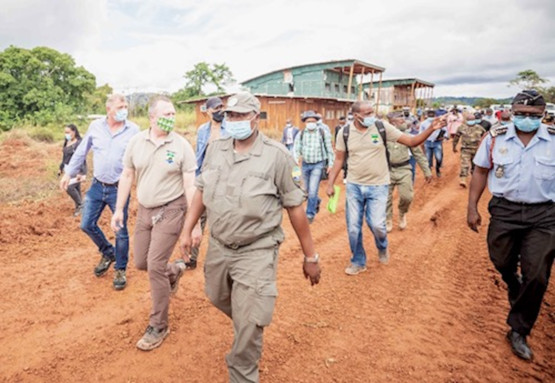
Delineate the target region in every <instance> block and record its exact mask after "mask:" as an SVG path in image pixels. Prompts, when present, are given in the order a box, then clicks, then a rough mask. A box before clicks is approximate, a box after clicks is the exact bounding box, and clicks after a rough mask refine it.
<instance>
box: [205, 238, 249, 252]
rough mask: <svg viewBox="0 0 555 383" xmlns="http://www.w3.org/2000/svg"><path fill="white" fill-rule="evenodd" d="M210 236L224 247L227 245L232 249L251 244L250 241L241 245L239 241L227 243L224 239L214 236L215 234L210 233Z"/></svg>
mask: <svg viewBox="0 0 555 383" xmlns="http://www.w3.org/2000/svg"><path fill="white" fill-rule="evenodd" d="M210 236H211V237H212V238H214V239H215V240H216V241H217V242H218V243H219V244H220V245H222V246H223V247H226V248H228V249H231V250H237V249H240V248H241V247H245V246H248V245H250V243H247V244H244V245H239V244H237V243H231V244H226V243H223V242H222V241H220V240H219V239H218V238H216V237H214V236H213V235H210Z"/></svg>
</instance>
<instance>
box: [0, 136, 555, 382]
mask: <svg viewBox="0 0 555 383" xmlns="http://www.w3.org/2000/svg"><path fill="white" fill-rule="evenodd" d="M57 149H58V148H53V149H51V150H50V149H49V150H46V154H47V155H54V154H53V153H55V152H56V150H57ZM10 150H11V149H10V148H8V147H6V146H5V145H4V146H0V158H6V157H5V156H6V155H8V154H9V153H8V152H9V151H10ZM21 150H22V151H25V150H26V149H25V148H23V149H21ZM21 150H20V151H19V153H21ZM27 150H29V149H27ZM22 158H23V159H25V158H27V159H28V156H22ZM23 159H22V160H21V161H23ZM457 159H458V158H457V157H455V156H454V155H453V154H450V153H446V161H445V162H446V163H445V168H444V177H443V178H441V179H439V180H434V182H433V184H431V185H424V184H423V180H422V179H421V178H418V179H417V183H416V198H415V201H414V204H413V206H412V209H411V212H410V213H409V216H408V225H409V226H408V228H407V230H405V231H403V232H401V231H399V230H398V229H397V228H395V229H394V231H393V232H392V233H391V234H390V236H389V239H390V246H391V247H390V250H391V261H390V263H389V264H388V265H381V264H379V263H378V261H377V254H376V250H375V247H374V245H373V240H372V238H371V235H370V233H369V231H368V230H367V229H366V230H365V240H364V241H365V247H366V249H367V253H368V256H369V265H368V272H366V273H363V274H360V275H358V276H355V277H349V276H347V275H345V274H344V272H343V270H344V268H345V266H346V265H347V263H348V260H349V250H348V241H347V237H346V231H345V220H344V209H343V202H344V199H343V197H344V195H342V201H341V203H340V206H341V208H340V209H339V211H338V213H337V214H335V215H331V214H329V213H327V212H321V213H320V214H319V215H318V216H317V218H316V220H315V222H314V224H313V225H312V226H311V229H312V233H313V236H314V237H315V240H316V243H317V248H318V250H319V252H320V255H321V257H322V266H323V276H322V282H321V284H320V285H319V286H317V287H315V288H311V287H310V286H309V283H308V281H306V280H304V279H303V277H302V273H301V253H300V246H299V244H298V242H297V240H296V239H295V238H294V236H293V235H292V229H291V226H290V224H289V222H284V226H285V229H286V232H287V240H286V242H285V243H284V244H283V246H282V248H281V252H280V264H279V275H278V287H279V294H280V295H279V298H278V303H277V307H276V311H275V316H274V320H273V323H272V324H271V326H270V327H269V328H268V329H267V330H266V332H265V344H264V353H263V358H262V361H261V381H262V382H276V383H277V382H528V381H530V382H554V381H555V309H554V307H555V288H554V284H553V281H552V282H551V285H550V287H549V290H548V292H547V294H546V299H545V301H544V304H543V307H542V311H541V315H540V318H539V320H538V322H537V324H536V326H535V329H534V331H533V333H532V336H531V337H530V339H529V340H530V345H531V346H532V348H533V349H534V351H535V356H536V358H535V361H534V362H533V363H525V362H523V361H520V360H518V359H517V358H516V357H515V356H513V355H512V353H511V350H510V348H509V346H508V344H507V343H506V341H505V340H504V336H505V332H506V330H507V326H506V325H505V315H506V312H507V309H508V303H507V300H506V289H505V287H504V284H503V283H502V282H501V280H500V278H499V276H498V274H497V273H496V272H495V271H494V269H493V267H492V265H491V263H490V261H489V259H488V256H487V252H486V246H485V226H484V227H483V228H482V230H481V232H480V233H479V234H475V233H473V232H471V231H470V230H469V229H467V227H466V224H465V212H466V200H467V192H466V191H465V190H462V189H460V188H459V186H458V176H457V170H458V163H457ZM35 161H40V159H38V158H37V159H35ZM11 168H12V170H11V171H10V170H9V169H8V168H7V167H2V166H0V177H2V178H3V181H4V182H7V181H6V180H11V181H10V182H12V181H13V182H19V181H20V180H21V178H22V177H25V175H26V172H27V171H28V170H26V167H25V166H22V167H20V168H18V167H17V164H16V166H15V167H14V166H12V167H11ZM35 170H36V169H35ZM322 195H323V193H322ZM324 200H325V199H324ZM486 203H487V198H484V200H483V201H482V204H481V207H480V210H481V213H482V216H483V217H484V218H485V221H486V222H485V223H486V224H487V217H488V215H487V212H486V209H485V208H486ZM0 209H1V213H0V214H1V216H0V257H1V260H2V263H1V264H0V270H1V275H2V278H1V280H0V295H1V297H2V299H1V300H0V344H1V346H0V381H2V382H70V381H78V382H225V381H226V379H227V372H226V367H225V362H224V355H225V353H226V352H227V351H228V350H229V348H230V344H231V340H232V336H233V333H232V328H231V324H230V322H229V321H228V319H227V318H226V317H225V316H224V315H223V314H221V313H219V312H218V311H217V310H216V309H214V308H213V307H212V306H211V305H210V303H209V302H208V301H207V299H206V298H205V296H204V293H203V274H202V264H201V265H200V267H199V268H198V269H197V270H195V271H191V272H187V274H186V276H185V277H184V278H183V279H182V280H181V286H180V290H179V292H178V293H177V295H176V297H174V298H173V300H172V302H171V307H170V328H171V334H170V336H169V337H168V338H167V340H166V341H165V342H164V344H163V345H162V347H160V348H159V349H156V350H154V351H152V352H149V353H144V352H141V351H139V350H137V349H136V348H135V343H136V341H137V340H138V339H139V338H140V337H141V335H142V332H143V331H144V329H145V327H146V325H147V320H148V313H149V309H150V296H149V285H148V280H147V276H146V274H145V273H141V272H138V271H137V270H135V269H134V268H133V267H132V265H133V263H132V262H133V260H132V258H131V262H130V266H131V267H130V268H129V271H128V281H129V285H128V287H127V288H126V289H125V290H124V291H121V292H116V291H114V290H113V289H112V283H111V282H112V277H113V270H111V271H110V272H109V273H108V274H107V275H106V276H104V277H102V278H96V277H94V275H93V273H92V269H93V267H94V265H95V264H96V262H97V261H98V254H97V253H96V251H95V249H94V248H93V245H92V243H91V242H90V240H89V239H88V238H87V237H86V236H85V235H84V234H83V233H81V232H80V230H79V229H78V222H79V221H78V219H76V218H73V217H71V212H72V206H71V202H70V199H69V197H68V196H66V195H62V194H61V193H56V194H54V196H51V197H49V198H47V199H43V200H41V201H35V202H25V203H20V204H15V205H13V204H11V205H8V204H3V205H1V206H0ZM134 213H135V211H134V209H133V211H132V218H131V221H130V222H131V227H132V224H133V222H134ZM108 217H109V215H108V214H105V216H104V217H103V219H102V220H101V223H102V225H103V226H104V227H105V228H107V225H108ZM395 223H396V222H395ZM131 233H132V230H131ZM201 263H202V260H201Z"/></svg>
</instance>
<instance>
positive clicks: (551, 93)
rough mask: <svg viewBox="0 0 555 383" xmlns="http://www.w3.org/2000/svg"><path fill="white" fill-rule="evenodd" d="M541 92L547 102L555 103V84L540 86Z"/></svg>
mask: <svg viewBox="0 0 555 383" xmlns="http://www.w3.org/2000/svg"><path fill="white" fill-rule="evenodd" d="M539 92H540V93H541V94H542V96H543V98H544V99H545V102H551V103H554V104H555V86H550V87H549V88H548V87H545V88H540V89H539Z"/></svg>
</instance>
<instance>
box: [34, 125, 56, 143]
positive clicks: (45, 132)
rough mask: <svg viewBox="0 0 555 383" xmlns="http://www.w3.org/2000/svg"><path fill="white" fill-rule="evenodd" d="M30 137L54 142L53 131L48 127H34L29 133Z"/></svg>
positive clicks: (40, 140)
mask: <svg viewBox="0 0 555 383" xmlns="http://www.w3.org/2000/svg"><path fill="white" fill-rule="evenodd" d="M29 135H30V136H31V138H32V139H33V140H35V141H39V142H54V133H53V132H52V131H51V130H50V129H48V128H35V129H33V130H31V132H30V133H29Z"/></svg>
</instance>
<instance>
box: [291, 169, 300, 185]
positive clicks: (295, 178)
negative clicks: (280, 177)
mask: <svg viewBox="0 0 555 383" xmlns="http://www.w3.org/2000/svg"><path fill="white" fill-rule="evenodd" d="M291 177H292V178H293V182H294V183H295V185H297V186H298V187H301V168H300V167H299V166H298V165H295V166H293V170H292V171H291Z"/></svg>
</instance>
